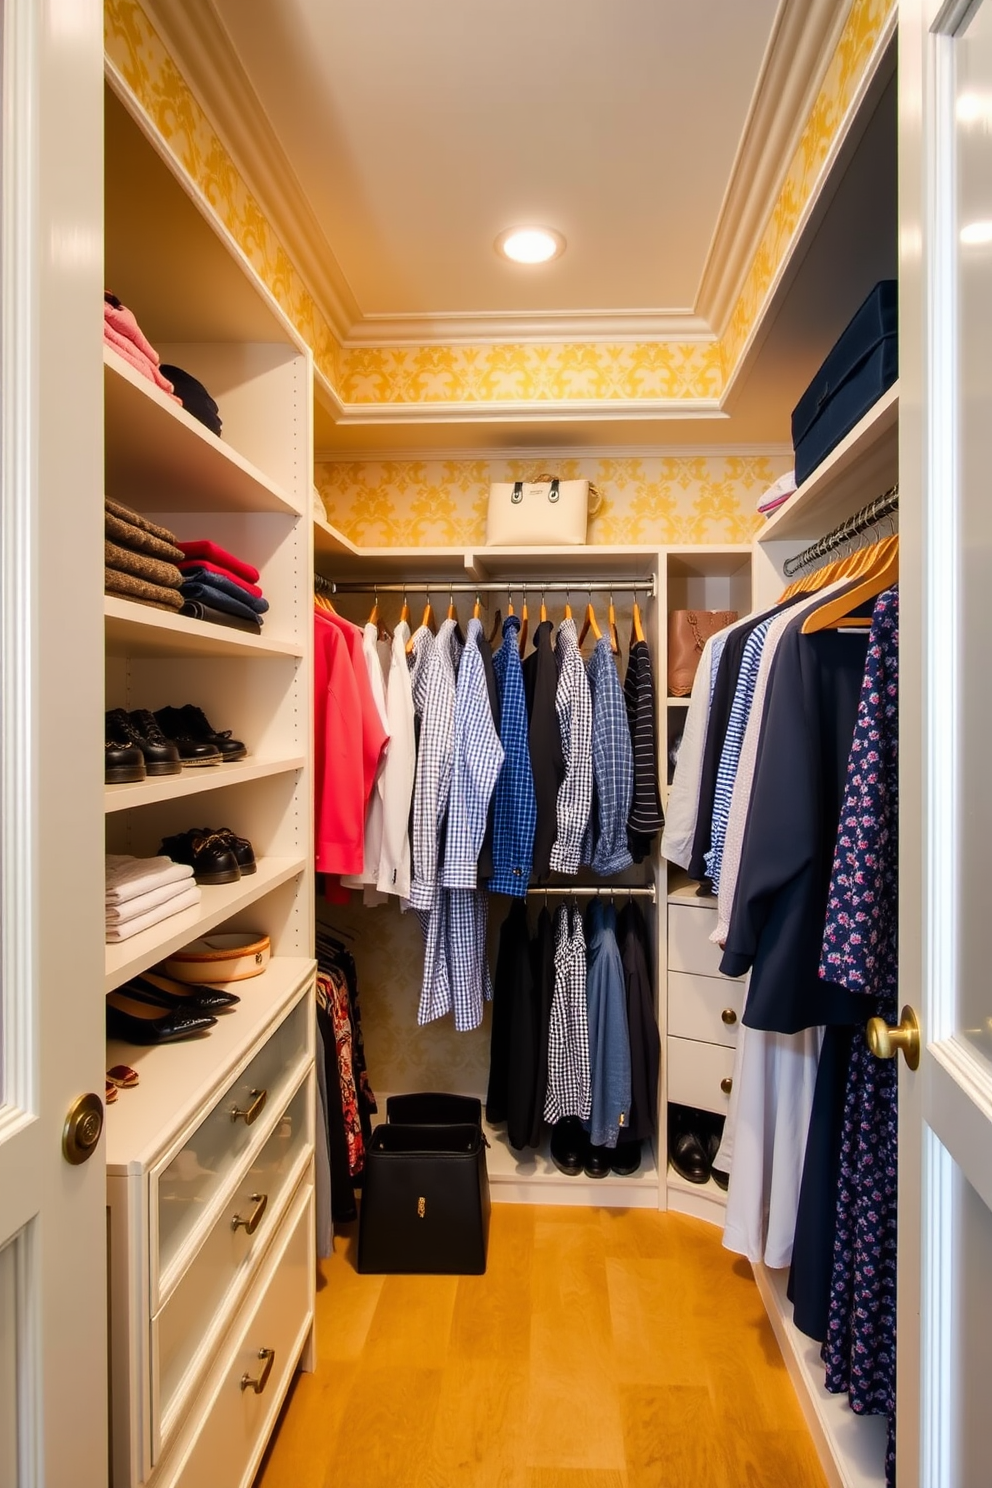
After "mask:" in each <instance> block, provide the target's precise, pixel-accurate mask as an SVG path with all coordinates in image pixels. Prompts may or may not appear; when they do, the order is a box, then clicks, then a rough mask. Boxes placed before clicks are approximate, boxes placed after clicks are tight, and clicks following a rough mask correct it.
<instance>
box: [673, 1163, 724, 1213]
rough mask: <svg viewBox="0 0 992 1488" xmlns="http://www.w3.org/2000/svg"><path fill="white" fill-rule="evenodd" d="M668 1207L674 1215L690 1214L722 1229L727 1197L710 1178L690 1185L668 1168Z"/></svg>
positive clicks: (686, 1180)
mask: <svg viewBox="0 0 992 1488" xmlns="http://www.w3.org/2000/svg"><path fill="white" fill-rule="evenodd" d="M667 1187H668V1207H669V1209H671V1210H672V1212H673V1213H674V1214H690V1215H692V1216H693V1217H694V1218H695V1219H705V1220H708V1221H709V1223H710V1224H715V1225H720V1227H721V1228H722V1227H723V1221H724V1216H725V1212H726V1208H727V1195H726V1194H725V1193H724V1191H723V1189H722V1188H721V1187H720V1186H719V1184H717V1183H714V1181H713V1179H712V1178H707V1180H706V1182H705V1183H690V1182H689V1180H688V1179H687V1178H683V1177H682V1176H681V1175H680V1174H679V1173H676V1171H675V1169H674V1168H673V1167H671V1166H670V1167H669V1169H668V1176H667Z"/></svg>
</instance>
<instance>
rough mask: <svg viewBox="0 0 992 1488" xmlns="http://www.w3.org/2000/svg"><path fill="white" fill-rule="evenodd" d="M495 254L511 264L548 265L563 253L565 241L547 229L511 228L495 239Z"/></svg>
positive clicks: (559, 234)
mask: <svg viewBox="0 0 992 1488" xmlns="http://www.w3.org/2000/svg"><path fill="white" fill-rule="evenodd" d="M496 252H497V253H499V254H501V255H502V257H503V258H509V259H511V260H512V261H513V263H521V264H541V263H548V262H550V260H551V259H552V258H558V257H559V255H560V254H562V253H564V252H565V239H564V238H563V237H562V235H561V233H559V232H554V231H553V230H552V229H551V228H549V227H511V228H508V229H507V231H506V232H502V233H500V235H499V237H498V238H497V239H496Z"/></svg>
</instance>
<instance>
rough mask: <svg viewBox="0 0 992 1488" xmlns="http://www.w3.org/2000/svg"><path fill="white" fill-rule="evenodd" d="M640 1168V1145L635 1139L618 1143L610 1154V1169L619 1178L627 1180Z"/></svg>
mask: <svg viewBox="0 0 992 1488" xmlns="http://www.w3.org/2000/svg"><path fill="white" fill-rule="evenodd" d="M640 1166H641V1144H640V1141H639V1140H638V1139H636V1138H634V1139H629V1138H628V1140H627V1141H623V1140H622V1139H621V1141H619V1142H618V1143H617V1145H616V1147H614V1149H613V1152H612V1153H611V1154H610V1168H611V1169H612V1171H613V1172H614V1173H616V1174H617V1176H618V1177H619V1178H629V1177H630V1175H631V1173H636V1172H637V1170H638V1168H639V1167H640Z"/></svg>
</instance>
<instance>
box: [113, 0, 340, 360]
mask: <svg viewBox="0 0 992 1488" xmlns="http://www.w3.org/2000/svg"><path fill="white" fill-rule="evenodd" d="M141 5H142V9H143V10H145V11H146V12H147V13H148V16H149V18H150V19H151V20H152V22H153V23H154V25H155V29H156V30H157V31H158V33H159V35H160V36H161V38H162V40H163V42H164V43H165V46H166V48H167V49H168V51H169V52H170V53H171V55H172V57H173V60H174V61H175V63H176V65H177V66H178V68H179V70H180V72H181V73H182V76H183V79H184V80H185V82H186V83H187V85H188V86H189V88H190V90H191V91H192V92H193V94H194V95H195V96H196V98H197V100H198V102H199V104H200V106H201V108H202V109H203V110H204V112H205V113H206V115H207V117H208V118H209V120H210V122H211V124H212V125H213V127H214V128H215V129H216V130H217V133H218V134H219V135H220V137H221V139H222V140H223V142H224V144H225V146H226V147H227V149H228V150H229V152H230V154H231V157H232V158H233V160H234V162H235V164H236V165H237V167H238V171H239V173H240V174H241V176H242V178H243V180H244V181H245V182H246V183H247V185H248V186H249V188H250V190H251V191H252V193H253V195H254V196H255V197H256V198H257V199H258V201H259V203H260V205H261V206H262V208H263V210H264V212H265V215H266V216H267V217H268V219H269V221H270V222H271V224H272V227H273V229H274V231H275V234H276V236H277V237H278V239H279V241H280V242H281V243H282V245H283V247H284V248H285V249H286V251H287V253H288V254H289V256H290V258H291V259H292V261H293V263H294V264H295V265H296V267H297V269H298V270H299V272H300V274H301V275H302V277H303V280H304V282H305V284H306V286H307V288H308V289H309V290H310V293H311V294H312V295H313V296H314V298H315V299H316V301H317V304H318V305H319V306H320V309H321V310H322V312H323V314H324V316H325V317H326V319H327V321H328V322H329V324H330V326H331V329H332V330H333V332H334V334H335V336H337V338H338V340H339V341H340V340H344V339H345V338H346V336H347V332H348V330H349V328H350V327H351V326H352V325H354V324H355V322H356V321H358V320H360V319H361V311H360V309H359V306H358V302H357V301H356V299H355V296H354V295H353V294H352V291H351V287H350V285H349V284H348V281H347V279H346V278H345V276H344V274H343V272H342V271H341V268H340V266H339V264H338V263H337V260H336V259H335V257H334V252H333V249H332V248H331V246H330V244H329V243H328V242H327V239H326V237H325V236H324V234H323V232H322V230H321V227H320V224H319V223H318V221H317V218H316V216H315V214H314V212H313V209H312V208H311V206H310V203H309V202H308V200H307V198H306V196H305V194H304V191H303V188H302V186H301V185H300V183H299V180H298V179H297V176H296V173H295V172H294V170H293V167H292V165H291V163H290V161H289V158H288V156H287V155H286V153H285V151H284V150H283V148H282V146H281V145H280V143H279V140H278V138H277V136H276V134H275V131H274V130H273V128H272V126H271V124H270V123H269V120H268V117H267V116H266V114H265V112H264V110H263V109H262V105H261V103H260V102H259V99H258V95H257V94H256V93H255V90H254V88H253V87H252V85H251V81H250V79H249V78H248V75H247V73H246V72H245V70H244V67H243V66H242V64H241V59H240V58H239V56H238V54H237V52H236V51H235V49H234V47H233V46H232V45H231V41H230V38H229V36H228V34H227V31H226V29H225V28H224V26H223V24H222V23H221V20H220V18H219V16H218V15H217V12H216V10H215V9H214V7H213V5H212V4H211V3H210V0H141Z"/></svg>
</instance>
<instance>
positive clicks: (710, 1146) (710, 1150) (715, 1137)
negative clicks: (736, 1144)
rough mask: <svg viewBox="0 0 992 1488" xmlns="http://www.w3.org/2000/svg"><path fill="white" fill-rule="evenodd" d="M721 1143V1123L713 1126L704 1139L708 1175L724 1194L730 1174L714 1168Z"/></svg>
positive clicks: (728, 1185) (728, 1184) (728, 1183)
mask: <svg viewBox="0 0 992 1488" xmlns="http://www.w3.org/2000/svg"><path fill="white" fill-rule="evenodd" d="M722 1141H723V1122H722V1121H721V1122H720V1124H719V1126H718V1127H717V1126H714V1128H713V1129H712V1131H710V1133H709V1135H708V1136H707V1138H706V1156H707V1157H708V1159H709V1164H710V1175H711V1177H712V1179H713V1182H714V1183H715V1184H716V1186H717V1188H722V1189H723V1191H724V1193H726V1192H727V1189H728V1188H729V1187H730V1174H729V1173H725V1172H724V1171H723V1169H722V1168H715V1167H714V1166H713V1164H714V1163H715V1162H716V1155H717V1153H718V1152H719V1151H720V1143H721V1142H722Z"/></svg>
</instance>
